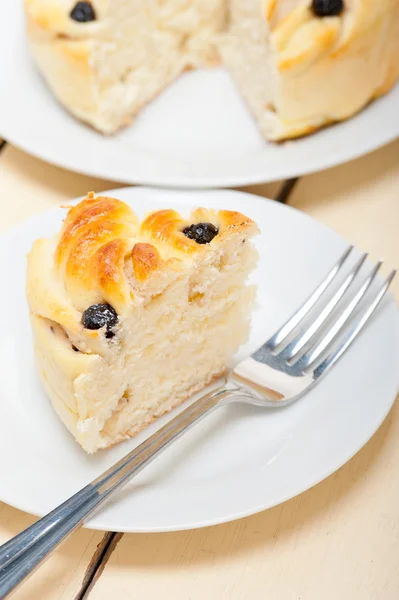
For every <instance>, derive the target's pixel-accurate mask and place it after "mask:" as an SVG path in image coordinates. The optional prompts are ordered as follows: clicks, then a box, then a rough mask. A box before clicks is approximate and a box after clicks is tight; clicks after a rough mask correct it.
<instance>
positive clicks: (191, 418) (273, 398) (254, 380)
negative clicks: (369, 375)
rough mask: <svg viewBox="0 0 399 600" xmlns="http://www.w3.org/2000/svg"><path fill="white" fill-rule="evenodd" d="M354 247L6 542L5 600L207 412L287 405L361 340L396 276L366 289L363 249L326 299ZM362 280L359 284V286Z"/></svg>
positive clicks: (2, 567) (1, 589)
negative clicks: (154, 422)
mask: <svg viewBox="0 0 399 600" xmlns="http://www.w3.org/2000/svg"><path fill="white" fill-rule="evenodd" d="M352 250H353V247H352V246H351V247H349V248H348V249H347V250H346V251H345V253H344V254H343V256H342V257H341V258H340V259H339V261H338V262H337V263H336V264H335V265H334V267H333V268H332V269H331V271H330V272H329V273H328V275H327V276H326V277H325V279H324V280H323V281H322V282H321V283H320V285H319V286H318V287H317V289H316V290H315V291H314V292H313V294H312V295H311V296H310V297H309V298H308V299H307V300H306V302H305V303H304V304H303V305H302V306H301V307H300V308H299V310H298V311H297V312H296V313H295V314H294V315H293V316H292V317H291V318H290V319H289V320H288V321H287V322H286V323H285V324H284V325H283V326H282V327H281V328H280V329H279V330H278V331H277V332H276V333H275V334H274V335H273V336H272V337H271V338H270V339H269V340H268V341H267V342H266V343H265V344H263V346H261V347H260V348H259V349H258V350H256V351H255V352H254V353H253V354H252V355H251V356H250V357H249V358H247V359H245V360H243V361H242V362H240V363H239V364H238V365H237V366H236V367H235V368H234V369H233V370H232V371H231V372H230V373H229V375H228V377H227V379H226V381H225V383H224V384H223V385H222V386H220V387H218V388H216V389H214V390H212V391H211V392H209V393H208V394H205V395H204V396H202V397H201V398H200V399H199V400H197V401H195V402H194V403H193V404H191V406H189V407H188V408H186V409H185V410H183V411H182V412H181V413H180V414H179V415H177V416H176V417H175V418H174V419H172V420H171V421H170V422H169V423H167V424H166V425H164V426H163V427H161V429H159V430H158V431H157V432H156V433H154V434H153V435H152V436H150V437H149V438H148V439H147V440H145V441H144V442H143V443H142V444H140V445H139V446H138V447H137V448H135V449H134V450H132V451H131V452H129V454H127V455H126V456H125V457H124V458H122V459H121V460H120V461H118V462H117V463H116V464H115V465H113V466H112V467H111V468H110V469H108V470H107V471H106V472H105V473H104V474H102V475H100V476H99V477H97V479H95V480H94V481H93V482H92V483H90V484H88V485H87V486H86V487H84V488H83V489H82V490H80V491H79V492H77V493H76V494H75V495H74V496H72V497H71V498H69V499H68V500H66V501H65V502H64V503H63V504H61V505H60V506H59V507H58V508H55V509H54V510H53V511H52V512H50V513H49V514H47V515H46V516H45V517H43V518H42V519H40V520H38V521H37V522H36V523H35V524H34V525H32V526H31V527H28V529H26V530H25V531H23V532H21V533H20V534H18V535H17V536H16V537H14V538H13V539H11V540H10V541H9V542H7V543H6V544H4V545H3V546H1V547H0V598H4V597H5V596H6V595H7V594H8V593H9V592H10V591H11V590H13V589H14V588H15V587H16V586H17V585H18V584H19V583H20V582H21V581H22V580H23V579H24V578H25V577H26V576H27V575H28V574H29V573H30V572H31V571H32V570H33V569H34V568H35V567H37V566H38V565H39V564H40V563H41V562H42V561H43V560H44V559H45V558H46V557H47V556H48V554H49V553H50V552H51V551H52V550H53V549H54V548H55V547H56V546H57V545H58V544H59V543H60V542H61V541H62V540H64V539H65V538H66V537H67V536H68V535H69V534H70V533H71V532H72V531H74V530H75V529H76V528H77V527H78V526H79V525H81V524H82V523H83V522H84V520H85V519H86V518H87V517H88V516H89V515H90V514H92V513H93V511H94V510H96V509H97V508H98V507H99V506H100V505H101V504H103V502H105V501H106V500H107V498H109V496H111V494H112V493H113V492H114V491H115V490H117V489H119V488H120V487H121V486H123V485H124V484H125V483H126V482H127V481H129V480H130V479H132V477H134V476H135V475H137V474H138V473H139V472H140V471H141V470H142V469H143V468H144V467H146V466H147V465H148V464H149V463H150V462H151V461H152V460H154V458H156V457H157V456H158V455H159V454H160V453H161V452H162V451H163V450H165V449H166V448H167V447H168V446H170V445H171V444H172V443H173V442H174V441H175V440H177V439H178V438H179V437H180V436H181V435H182V434H183V433H184V432H185V431H187V430H188V429H189V428H190V427H192V426H193V425H194V424H195V423H198V422H199V421H200V419H202V418H203V417H204V416H205V415H207V414H209V413H210V412H211V411H213V410H215V409H216V408H218V407H220V406H223V405H226V404H227V403H229V402H246V403H249V404H255V405H258V406H263V407H268V408H279V407H281V406H287V405H288V404H292V403H293V402H295V401H296V400H298V398H300V397H302V396H303V395H304V393H305V392H306V391H308V390H309V389H310V388H311V387H312V386H313V385H314V384H315V383H316V382H317V381H318V380H319V379H321V377H322V376H323V375H325V374H326V373H327V372H328V371H329V370H330V369H331V367H332V366H333V365H334V363H336V361H337V360H338V359H339V358H340V356H342V354H343V353H344V352H345V350H346V349H347V348H348V346H349V345H350V344H351V343H352V342H353V340H354V339H355V338H356V336H357V335H358V333H359V332H360V330H361V329H362V327H363V326H364V325H365V323H366V322H367V321H368V319H369V318H370V317H371V315H372V314H373V312H374V310H375V309H376V308H377V306H378V304H379V303H380V301H381V299H382V298H383V296H384V294H385V292H386V291H387V289H388V287H389V285H390V283H391V281H392V279H393V278H394V276H395V271H392V272H391V273H390V275H389V276H388V277H387V279H386V280H385V281H384V282H383V284H382V285H380V286H379V288H378V290H377V291H375V292H372V291H371V290H369V288H370V286H371V284H372V283H373V282H374V281H375V278H376V275H377V272H378V270H379V268H380V266H381V264H382V263H381V262H379V263H378V264H377V265H375V266H374V267H373V268H372V269H371V272H370V273H369V274H368V276H367V277H366V278H360V276H358V275H359V271H360V269H361V267H362V265H363V263H364V262H365V260H366V257H367V255H366V254H363V255H362V256H361V257H360V259H359V260H358V261H357V262H356V264H355V265H354V266H353V267H352V268H351V269H350V270H349V272H348V273H347V275H346V277H345V278H344V279H343V281H342V283H340V285H339V286H338V287H337V286H335V287H337V289H336V290H335V291H333V293H332V295H330V296H329V295H328V292H329V291H330V290H331V288H332V284H333V281H335V280H336V278H337V276H338V274H339V273H341V272H342V270H343V267H344V265H345V264H346V262H347V259H348V257H349V255H350V254H351V252H352ZM358 280H360V281H362V283H361V285H360V287H359V286H358V289H357V291H355V288H356V282H357V281H358ZM360 281H359V283H360Z"/></svg>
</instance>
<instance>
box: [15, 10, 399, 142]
mask: <svg viewBox="0 0 399 600" xmlns="http://www.w3.org/2000/svg"><path fill="white" fill-rule="evenodd" d="M25 9H26V15H27V30H28V37H29V41H30V46H31V50H32V54H33V57H34V59H35V61H36V63H37V65H38V67H39V69H40V71H41V72H42V74H43V75H44V77H45V79H46V80H47V83H48V85H49V86H50V88H51V89H52V91H53V92H54V94H55V95H56V96H57V98H58V99H59V100H60V101H61V102H62V103H63V104H64V106H65V107H66V108H67V109H69V110H70V111H71V112H72V113H73V114H74V115H75V116H77V117H78V118H80V119H82V120H83V121H86V122H87V123H89V124H91V125H92V126H93V127H95V128H96V129H98V130H99V131H101V132H103V133H107V134H110V133H113V132H115V131H117V130H118V129H120V128H121V127H123V126H125V125H127V124H128V123H130V122H131V121H132V120H133V118H134V116H135V115H137V113H138V112H139V111H140V109H141V108H142V107H143V106H145V105H146V104H147V103H148V102H149V101H151V100H152V99H153V98H154V97H155V96H156V95H157V94H158V93H159V92H160V91H161V90H163V89H164V88H165V86H167V85H168V84H169V83H170V82H171V81H173V80H174V79H176V77H178V76H179V75H180V74H181V73H182V72H183V71H184V70H186V69H191V68H196V67H203V66H211V65H215V64H217V63H218V62H220V61H222V63H223V64H224V65H225V66H226V67H227V69H228V70H229V71H230V73H231V75H232V77H233V79H234V81H235V82H236V84H237V88H238V90H239V91H240V92H241V94H242V96H243V98H244V99H245V100H246V102H247V104H248V106H249V108H250V109H251V111H252V113H253V114H254V116H255V118H256V120H257V122H258V124H259V128H260V130H261V132H262V134H263V135H264V137H265V138H266V139H268V140H282V139H287V138H293V137H297V136H301V135H304V134H307V133H309V132H312V131H314V130H316V129H318V128H320V127H322V126H324V125H327V124H329V123H332V122H336V121H342V120H344V119H347V118H349V117H351V116H352V115H354V114H355V113H357V112H358V111H359V110H361V109H362V108H363V107H364V106H365V105H366V104H368V103H369V102H370V101H372V100H373V99H374V98H377V97H378V96H381V95H383V94H385V93H386V92H388V91H389V90H390V89H391V88H392V86H393V85H394V84H395V82H396V80H397V79H398V76H399V0H90V1H85V2H76V1H75V0H25Z"/></svg>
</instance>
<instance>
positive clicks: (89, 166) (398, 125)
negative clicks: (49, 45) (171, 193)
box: [0, 0, 399, 187]
mask: <svg viewBox="0 0 399 600" xmlns="http://www.w3.org/2000/svg"><path fill="white" fill-rule="evenodd" d="M2 15H3V17H2V19H1V20H0V73H1V88H2V90H3V93H1V94H0V136H2V137H3V138H4V139H6V140H8V141H9V142H12V143H13V144H15V145H16V146H19V147H20V148H22V149H23V150H26V151H27V152H29V153H30V154H33V155H36V156H38V157H39V158H42V159H44V160H46V161H48V162H51V163H54V164H57V165H59V166H61V167H65V168H67V169H70V170H72V171H76V172H80V173H86V174H88V175H92V176H96V177H102V178H107V179H111V180H115V181H121V182H126V183H143V184H149V185H163V186H175V187H229V186H236V185H248V184H252V183H260V182H266V181H273V180H277V179H285V178H288V177H293V176H296V175H302V174H305V173H310V172H313V171H317V170H320V169H325V168H327V167H331V166H334V165H337V164H340V163H343V162H346V161H348V160H350V159H353V158H355V157H357V156H360V155H362V154H365V153H366V152H369V151H371V150H373V149H375V148H378V147H379V146H381V145H383V144H385V143H387V142H389V141H391V140H393V139H395V138H396V137H397V136H399V112H398V106H399V86H397V87H396V88H395V89H394V90H393V91H392V92H391V93H390V94H389V95H388V96H386V97H384V98H381V99H380V100H378V101H376V102H374V103H373V104H371V105H370V106H369V107H367V108H366V109H365V110H364V111H363V112H361V113H360V114H359V115H357V116H356V117H354V118H353V119H351V120H350V121H347V122H345V123H341V124H338V125H335V126H333V127H329V128H327V129H325V130H323V131H320V132H318V133H316V134H314V135H311V136H308V137H306V138H303V139H300V140H295V141H292V142H286V143H284V144H268V143H266V142H265V141H264V140H263V139H262V137H261V135H260V134H259V132H258V130H257V127H256V125H255V123H254V121H253V119H252V117H251V115H250V113H249V112H248V110H247V108H246V106H245V105H244V103H243V101H242V100H241V98H240V96H239V94H238V93H237V91H236V89H235V87H234V85H233V83H232V81H231V80H230V77H229V75H228V74H227V73H226V72H225V71H224V70H222V69H215V70H208V71H196V72H191V73H187V74H185V75H184V76H183V77H181V78H180V79H179V80H178V81H176V82H175V83H174V84H173V85H171V86H170V87H169V88H168V89H167V90H166V91H165V92H164V93H163V94H161V96H160V97H159V98H158V99H157V100H155V101H154V102H153V103H151V104H150V106H148V108H147V109H146V110H144V111H143V112H142V114H141V115H140V117H139V118H138V119H137V121H136V122H135V123H134V124H133V126H132V127H130V128H128V129H125V130H124V131H123V132H121V133H119V134H118V135H116V136H113V137H104V136H102V135H100V134H98V133H96V132H95V131H94V130H92V129H90V128H89V127H87V126H85V125H84V124H82V123H80V122H78V121H77V120H75V119H74V118H73V117H71V116H70V115H69V114H68V113H67V112H66V111H65V110H64V109H63V108H62V107H61V106H60V105H59V104H58V103H57V101H56V100H55V99H54V98H53V96H52V95H51V93H50V92H49V90H48V89H47V87H46V85H45V84H44V82H43V81H42V79H41V77H40V76H39V74H38V73H37V71H36V69H35V67H34V65H33V63H32V61H31V58H30V56H29V51H28V48H27V44H26V40H25V31H24V15H23V2H22V1H15V2H7V1H6V0H2Z"/></svg>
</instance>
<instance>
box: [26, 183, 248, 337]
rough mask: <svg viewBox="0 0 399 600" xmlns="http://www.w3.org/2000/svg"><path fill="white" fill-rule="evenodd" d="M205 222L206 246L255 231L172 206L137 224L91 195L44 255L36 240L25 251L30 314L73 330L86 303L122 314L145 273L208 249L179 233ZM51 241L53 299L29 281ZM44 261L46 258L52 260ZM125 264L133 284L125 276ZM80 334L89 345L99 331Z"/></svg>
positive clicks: (125, 209) (220, 216) (115, 204)
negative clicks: (212, 231)
mask: <svg viewBox="0 0 399 600" xmlns="http://www.w3.org/2000/svg"><path fill="white" fill-rule="evenodd" d="M204 221H205V222H212V223H213V224H215V225H216V226H217V227H218V229H219V233H218V235H217V236H216V237H215V238H214V239H213V240H212V243H211V244H212V247H215V246H216V247H217V246H218V245H219V244H221V243H223V240H224V239H225V236H230V235H232V234H233V235H236V234H237V233H238V234H239V235H240V236H243V237H245V236H246V235H248V234H250V233H255V232H256V231H257V227H256V225H255V223H254V222H253V221H252V220H251V219H249V218H248V217H245V216H244V215H242V214H241V213H238V212H234V211H228V210H220V211H215V210H208V209H205V208H198V209H196V210H194V211H193V212H192V213H191V216H190V217H189V219H186V218H184V217H183V216H182V215H180V214H179V213H178V212H176V211H175V210H171V209H167V210H160V211H156V212H154V213H151V214H149V215H148V216H147V217H146V218H145V219H144V220H143V222H142V223H141V225H140V223H139V220H138V218H137V216H136V214H135V213H134V212H133V211H132V209H131V208H130V207H129V206H128V205H127V204H125V203H124V202H121V201H120V200H117V199H115V198H110V197H107V196H97V197H95V196H94V194H93V193H90V194H89V195H88V196H87V198H85V199H84V200H82V201H81V202H80V203H79V204H77V205H76V206H73V207H72V208H70V209H69V211H68V214H67V216H66V219H65V221H64V224H63V226H62V228H61V232H60V234H59V236H58V237H57V238H56V240H55V242H52V241H50V240H46V241H44V242H45V245H47V247H48V249H46V248H44V247H43V250H41V248H42V246H43V244H41V243H40V242H37V243H36V245H35V247H34V251H33V252H32V253H31V256H30V259H29V269H28V297H29V299H30V304H31V310H32V312H33V313H35V314H40V316H44V317H46V318H49V319H53V320H54V321H57V322H59V323H61V324H62V325H63V326H66V327H68V328H72V329H74V330H75V331H79V330H81V325H80V314H81V313H82V312H83V311H84V310H86V308H87V307H88V306H90V305H91V304H96V303H99V302H108V303H109V304H111V305H112V306H113V307H114V308H115V310H116V311H117V312H118V313H119V314H123V313H124V312H125V311H126V310H127V309H128V308H129V307H130V305H131V302H132V300H133V298H134V296H135V288H134V285H135V284H137V286H138V287H137V291H140V292H142V291H143V285H144V286H145V285H146V282H147V280H148V279H149V278H150V276H153V275H154V276H157V273H159V274H160V275H161V276H162V275H163V274H165V273H166V272H169V271H170V269H179V268H180V266H179V265H183V264H184V262H185V261H189V260H192V259H193V258H194V257H195V256H197V255H202V254H204V253H206V252H207V251H209V247H210V246H209V245H208V244H202V245H201V244H197V243H196V242H195V241H194V240H192V239H189V238H188V237H186V236H185V235H184V233H183V230H184V228H185V227H187V226H188V225H190V224H191V223H198V222H204ZM44 242H43V243H44ZM52 244H55V250H54V251H51V254H53V256H54V262H53V265H52V269H53V270H54V273H55V275H56V277H55V278H53V279H52V280H51V287H52V288H53V295H49V294H48V293H47V292H46V293H43V294H39V296H38V293H39V291H40V289H39V288H40V286H39V288H38V286H37V285H36V283H35V281H36V279H37V273H39V272H41V271H42V265H40V264H39V262H41V263H42V261H43V255H44V254H45V253H48V252H49V251H50V249H51V247H52ZM49 260H50V261H52V260H53V259H52V258H51V256H50V259H49ZM129 261H131V265H132V267H131V269H130V272H131V271H132V272H133V275H134V280H135V282H134V281H131V280H130V279H129V269H128V268H127V264H128V263H129ZM46 272H47V271H46ZM35 273H36V275H35ZM48 285H49V286H50V282H49V284H48ZM132 286H133V287H132ZM47 296H48V297H47ZM39 307H40V311H39V309H38V308H39ZM73 315H76V317H73ZM85 335H86V337H88V338H91V339H92V340H95V339H97V338H98V335H99V334H98V332H97V331H87V332H86V333H85Z"/></svg>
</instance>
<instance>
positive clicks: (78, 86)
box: [25, 0, 225, 134]
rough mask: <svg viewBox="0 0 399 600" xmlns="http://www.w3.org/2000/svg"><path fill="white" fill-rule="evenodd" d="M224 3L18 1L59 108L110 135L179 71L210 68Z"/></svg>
mask: <svg viewBox="0 0 399 600" xmlns="http://www.w3.org/2000/svg"><path fill="white" fill-rule="evenodd" d="M224 5H225V0H166V1H165V0H92V1H90V2H76V1H75V0H25V12H26V17H27V32H28V39H29V43H30V48H31V52H32V55H33V58H34V60H35V62H36V64H37V66H38V67H39V69H40V71H41V73H42V74H43V76H44V78H45V79H46V82H47V84H48V85H49V87H50V88H51V90H52V91H53V93H54V94H55V96H56V97H57V98H58V99H59V100H60V102H61V103H62V104H63V105H64V106H65V107H66V108H67V109H68V110H69V111H70V112H71V113H73V114H74V115H75V116H76V117H78V118H80V119H82V120H83V121H86V122H87V123H89V124H90V125H92V126H93V127H95V128H96V129H98V130H99V131H101V132H103V133H106V134H109V133H113V132H115V131H117V130H118V129H120V128H121V127H123V126H125V125H127V124H129V123H130V122H131V121H132V120H133V118H134V116H135V115H136V114H137V113H138V111H139V110H140V109H141V108H143V106H145V105H146V104H147V103H148V102H149V101H150V100H152V99H153V98H154V97H155V96H156V95H157V94H159V92H160V91H161V90H163V89H164V88H165V87H166V86H167V85H168V84H169V83H171V82H172V81H173V80H174V79H175V78H176V77H178V75H180V74H181V73H182V72H183V71H185V70H186V69H190V68H195V67H204V66H212V65H214V64H215V63H216V62H217V56H218V55H217V51H216V48H215V43H216V35H217V32H218V31H219V30H220V28H221V26H222V24H223V22H224Z"/></svg>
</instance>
